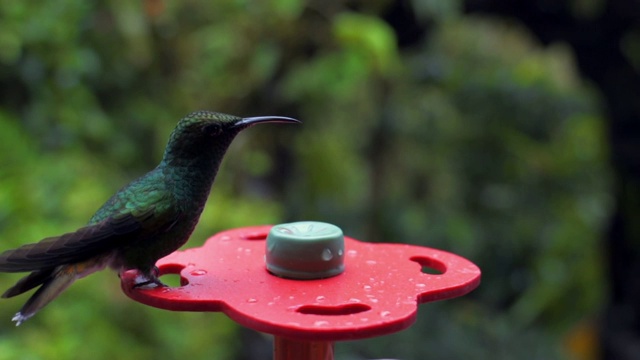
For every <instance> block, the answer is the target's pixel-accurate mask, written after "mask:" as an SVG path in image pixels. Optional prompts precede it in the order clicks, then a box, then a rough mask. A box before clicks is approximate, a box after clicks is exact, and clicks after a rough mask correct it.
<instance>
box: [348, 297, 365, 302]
mask: <svg viewBox="0 0 640 360" xmlns="http://www.w3.org/2000/svg"><path fill="white" fill-rule="evenodd" d="M349 302H352V303H360V302H362V300H360V299H356V298H351V299H349Z"/></svg>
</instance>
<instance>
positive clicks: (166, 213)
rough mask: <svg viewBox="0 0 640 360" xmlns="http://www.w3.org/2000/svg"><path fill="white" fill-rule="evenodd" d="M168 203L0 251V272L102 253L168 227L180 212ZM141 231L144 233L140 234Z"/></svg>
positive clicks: (53, 264) (53, 265)
mask: <svg viewBox="0 0 640 360" xmlns="http://www.w3.org/2000/svg"><path fill="white" fill-rule="evenodd" d="M172 209H173V208H172V207H166V206H165V207H163V209H162V211H159V209H157V208H156V207H155V206H149V207H147V208H146V209H144V210H143V211H141V210H137V211H135V212H134V213H132V212H128V213H124V214H119V215H117V216H112V217H108V218H106V219H105V220H103V221H101V222H98V223H95V224H91V225H89V226H85V227H82V228H80V229H78V230H76V231H74V232H71V233H67V234H63V235H60V236H56V237H50V238H46V239H44V240H42V241H40V242H37V243H33V244H27V245H23V246H21V247H19V248H17V249H13V250H7V251H5V252H3V253H2V254H0V272H23V271H33V270H37V269H42V268H50V267H55V266H58V265H62V264H68V263H74V262H77V261H81V260H84V259H87V258H89V257H92V256H96V255H98V254H101V253H104V252H106V251H109V250H111V249H115V248H117V247H118V246H119V245H121V244H124V243H127V242H128V241H134V240H135V239H137V238H139V237H140V236H153V235H154V234H157V233H160V232H164V231H168V229H169V228H170V227H171V226H173V224H175V222H176V221H177V220H178V219H179V217H180V214H179V213H178V212H177V211H176V210H172ZM143 234H144V235H143Z"/></svg>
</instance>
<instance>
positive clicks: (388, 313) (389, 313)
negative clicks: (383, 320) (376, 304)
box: [380, 311, 391, 317]
mask: <svg viewBox="0 0 640 360" xmlns="http://www.w3.org/2000/svg"><path fill="white" fill-rule="evenodd" d="M389 315H391V311H383V312H381V313H380V316H382V317H387V316H389Z"/></svg>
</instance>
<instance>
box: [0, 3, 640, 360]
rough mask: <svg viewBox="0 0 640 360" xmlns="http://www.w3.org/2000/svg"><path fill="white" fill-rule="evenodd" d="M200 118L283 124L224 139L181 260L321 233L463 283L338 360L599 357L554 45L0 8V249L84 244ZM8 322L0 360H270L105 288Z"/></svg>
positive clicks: (584, 113)
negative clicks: (190, 118) (444, 271)
mask: <svg viewBox="0 0 640 360" xmlns="http://www.w3.org/2000/svg"><path fill="white" fill-rule="evenodd" d="M604 2H605V1H604V0H603V1H597V0H593V1H587V0H582V1H577V0H576V1H571V2H570V3H571V4H573V7H571V9H573V10H574V11H575V12H576V14H578V15H581V14H583V13H586V14H587V15H585V16H597V14H598V11H600V10H601V9H602V4H603V3H604ZM552 3H553V2H552ZM589 14H591V15H589ZM593 14H595V15H593ZM630 48H631V50H633V51H635V54H638V53H640V51H639V48H638V47H633V46H631V47H630ZM634 49H635V50H634ZM200 109H209V110H215V111H220V112H225V113H231V114H235V115H240V116H252V115H283V116H292V117H296V118H299V119H301V120H302V121H303V122H304V124H303V125H302V126H265V127H260V128H254V129H252V130H250V131H247V132H244V133H242V134H241V135H240V136H238V138H237V139H236V141H235V142H234V144H233V146H232V147H231V149H230V150H229V152H228V154H227V157H226V159H225V162H224V163H223V166H222V168H221V171H220V173H219V176H218V178H217V181H216V184H215V186H214V188H213V191H212V194H211V199H210V201H209V203H208V206H207V208H206V209H205V211H204V213H203V216H202V218H201V221H200V224H199V225H198V228H197V230H196V231H195V233H194V234H193V236H192V238H191V240H190V242H189V243H188V245H187V246H188V247H195V246H198V245H200V244H202V243H203V242H204V241H205V240H206V238H207V237H208V236H210V235H212V234H214V233H216V232H218V231H220V230H223V229H227V228H232V227H241V226H248V225H258V224H270V223H280V222H286V221H292V220H319V221H326V222H331V223H334V224H336V225H338V226H340V227H342V229H343V230H344V231H345V233H347V234H348V235H350V236H352V237H355V238H358V239H361V240H366V241H384V242H406V243H413V244H420V245H425V246H431V247H436V248H440V249H445V250H448V251H452V252H455V253H457V254H460V255H462V256H465V257H467V258H469V259H471V260H472V261H473V262H475V263H476V264H478V265H479V266H480V267H481V269H482V270H483V279H482V284H481V286H480V287H479V288H478V289H477V290H475V291H474V292H473V293H471V294H470V295H468V296H465V297H463V298H459V299H455V300H451V301H446V302H441V303H434V304H429V305H425V306H423V307H422V308H421V309H420V314H419V319H418V321H417V323H416V324H415V325H414V326H413V327H412V328H410V329H409V330H406V331H403V332H400V333H398V334H394V335H390V336H385V337H382V338H377V339H372V340H363V341H354V342H347V343H339V344H338V345H337V357H338V358H339V359H365V358H385V357H386V358H401V359H516V358H520V359H595V358H597V356H598V351H599V345H598V341H597V337H598V330H597V327H598V319H599V315H600V313H601V311H602V309H603V307H604V305H605V301H606V299H607V295H606V294H607V291H608V285H607V281H606V280H605V279H606V272H605V270H606V266H605V264H606V263H605V261H604V260H605V259H604V257H603V255H602V242H601V240H602V238H603V236H604V234H605V231H606V226H607V223H608V220H609V218H610V216H611V212H612V208H613V203H614V197H613V186H612V179H613V175H612V170H611V166H610V163H609V150H608V149H609V145H608V142H607V132H606V129H607V116H606V112H605V111H603V106H602V97H601V93H600V90H599V89H597V87H596V86H594V85H593V83H592V82H591V81H588V80H586V79H585V78H584V77H583V76H582V75H581V73H580V71H579V69H578V67H577V65H576V59H575V54H574V52H573V49H572V47H571V46H569V45H568V44H566V43H563V42H562V41H558V42H549V43H545V44H542V43H541V42H540V40H538V38H537V37H536V36H534V35H533V34H532V33H531V32H530V31H529V30H528V28H527V27H526V26H524V25H523V24H522V23H520V22H519V21H518V20H517V19H515V18H507V17H499V16H492V15H487V14H479V13H469V12H467V11H465V6H464V2H463V1H461V0H447V1H441V0H414V1H399V2H396V1H392V0H375V1H364V0H363V1H320V0H315V1H303V0H262V1H251V0H218V1H204V0H201V1H196V0H190V1H182V2H178V1H162V0H146V1H126V0H110V1H92V2H90V1H73V0H59V1H55V2H53V1H50V2H37V1H20V2H18V1H0V248H1V249H8V248H12V247H15V246H18V245H20V244H24V243H27V242H33V241H36V240H39V239H41V238H44V237H47V236H51V235H56V234H60V233H63V232H68V231H70V230H73V229H75V228H77V227H80V226H82V225H83V224H84V223H85V222H86V221H87V220H88V219H89V217H90V216H91V215H92V214H93V212H94V211H95V210H96V209H97V208H98V207H99V206H100V205H101V204H102V203H103V202H104V201H105V200H106V199H107V198H108V197H109V196H110V195H111V194H112V193H114V192H115V191H117V190H118V189H119V188H120V187H121V186H123V185H124V184H126V183H127V182H128V181H130V180H132V179H133V178H135V177H137V176H139V175H141V174H143V173H144V172H146V171H148V170H149V169H151V168H153V167H154V166H155V165H156V163H157V162H158V161H159V159H160V157H161V155H162V151H163V148H164V145H165V143H166V140H167V138H168V135H169V133H170V132H171V130H172V128H173V126H174V125H175V124H176V122H177V121H178V120H179V119H180V117H182V116H184V115H185V114H187V113H189V112H191V111H193V110H200ZM18 278H19V275H17V274H1V275H0V284H2V287H3V288H6V287H8V286H10V285H11V284H12V283H13V282H14V281H16V280H17V279H18ZM24 301H26V297H25V296H22V297H18V298H14V299H10V300H3V301H2V302H1V303H0V359H86V358H92V359H264V358H268V357H265V355H264V354H265V352H262V353H261V351H266V354H269V352H268V351H269V350H268V346H269V345H268V338H266V337H265V338H263V337H261V336H259V335H256V334H251V333H250V332H248V331H246V330H242V329H240V328H238V327H237V326H236V325H234V324H233V322H231V321H230V320H228V319H227V318H226V317H225V316H224V315H220V314H204V315H203V314H197V313H173V312H166V311H162V310H157V309H153V308H149V307H146V306H143V305H140V304H138V303H135V302H133V301H131V300H129V299H128V298H127V297H126V296H124V295H123V294H122V293H121V291H120V288H119V280H118V278H117V276H116V275H115V274H114V273H113V272H111V271H105V272H101V273H99V274H96V275H93V276H91V277H89V278H86V279H84V280H81V281H79V282H77V283H76V284H75V285H74V286H73V287H72V288H70V289H69V290H68V291H66V292H65V293H64V294H63V295H61V296H60V297H59V298H58V299H57V300H56V301H55V302H54V303H52V304H51V305H49V306H48V307H47V308H46V309H45V310H44V311H42V312H41V313H39V314H38V315H37V316H36V317H34V318H33V319H31V320H29V321H28V322H27V323H25V324H24V325H22V326H20V327H18V328H16V327H14V325H13V323H11V322H10V319H11V317H12V315H13V314H14V313H15V312H16V311H17V310H18V309H19V307H20V306H21V305H22V303H23V302H24Z"/></svg>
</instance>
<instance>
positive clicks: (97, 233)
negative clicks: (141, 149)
mask: <svg viewBox="0 0 640 360" xmlns="http://www.w3.org/2000/svg"><path fill="white" fill-rule="evenodd" d="M263 122H298V121H297V120H295V119H291V118H284V117H258V118H240V117H236V116H231V115H226V114H220V113H215V112H210V111H198V112H194V113H191V114H189V115H187V116H186V117H184V118H183V119H182V120H180V122H179V123H178V125H177V126H176V128H175V130H174V131H173V133H172V134H171V136H170V138H169V143H168V144H167V147H166V150H165V152H164V156H163V158H162V161H161V162H160V164H159V165H158V166H157V167H156V168H155V169H153V170H152V171H150V172H149V173H147V174H146V175H144V176H142V177H140V178H138V179H136V180H134V181H132V182H131V183H130V184H128V185H127V186H125V187H124V188H122V189H121V190H120V191H118V192H117V193H116V194H115V195H113V196H112V197H111V198H110V199H109V200H107V202H106V203H105V204H104V205H103V206H102V207H100V209H98V211H97V212H96V213H95V214H94V215H93V217H92V218H91V219H90V220H89V223H88V224H87V226H85V227H83V228H80V229H78V230H77V231H75V232H72V233H68V234H64V235H61V236H57V237H52V238H47V239H44V240H42V241H40V242H38V243H34V244H27V245H23V246H21V247H19V248H17V249H13V250H7V251H5V252H4V253H2V254H0V271H1V272H25V271H31V274H29V275H27V276H26V277H24V278H22V279H21V280H20V281H18V282H17V283H16V284H15V285H14V286H13V287H11V288H10V289H8V290H7V291H6V292H5V293H4V294H3V295H2V297H12V296H16V295H19V294H22V293H24V292H26V291H28V290H31V289H33V288H35V287H37V286H40V287H39V288H38V290H37V291H36V292H35V293H34V294H33V295H32V296H31V298H29V300H28V301H27V303H26V304H25V305H24V306H23V307H22V309H21V310H20V312H18V313H17V314H16V316H15V317H14V318H13V320H14V321H16V322H17V324H18V325H19V324H20V323H22V322H23V321H25V320H27V319H28V318H29V317H31V316H33V315H34V314H35V313H36V312H37V311H38V310H40V309H41V308H42V307H44V306H45V305H46V304H48V303H49V302H50V301H51V300H53V299H54V298H55V297H56V296H57V295H59V294H60V293H61V292H62V291H64V289H66V288H67V287H68V286H69V285H70V284H71V283H73V281H75V280H76V279H78V278H81V277H84V276H86V275H88V274H90V273H92V272H95V271H97V270H101V269H103V268H104V267H106V266H109V267H111V268H113V269H115V270H116V271H118V272H123V271H126V270H130V269H137V270H138V271H139V272H140V274H141V277H140V279H139V284H140V285H147V284H152V285H162V283H160V281H159V280H158V279H157V277H156V274H155V273H154V267H155V262H156V261H157V260H158V259H159V258H161V257H163V256H165V255H168V254H170V253H171V252H173V251H175V250H176V249H178V248H179V247H180V246H182V245H183V244H184V243H185V242H186V241H187V240H188V239H189V236H190V235H191V233H192V231H193V229H194V228H195V226H196V224H197V223H198V220H199V218H200V214H201V213H202V209H203V208H204V205H205V202H206V200H207V197H208V195H209V191H210V190H211V185H212V183H213V180H214V179H215V176H216V173H217V171H218V167H219V166H220V163H221V161H222V158H223V156H224V154H225V152H226V150H227V148H228V147H229V145H230V144H231V142H232V141H233V139H234V138H235V136H236V135H237V134H238V133H239V132H240V131H241V130H243V129H245V128H247V127H249V126H251V125H253V124H257V123H263Z"/></svg>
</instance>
